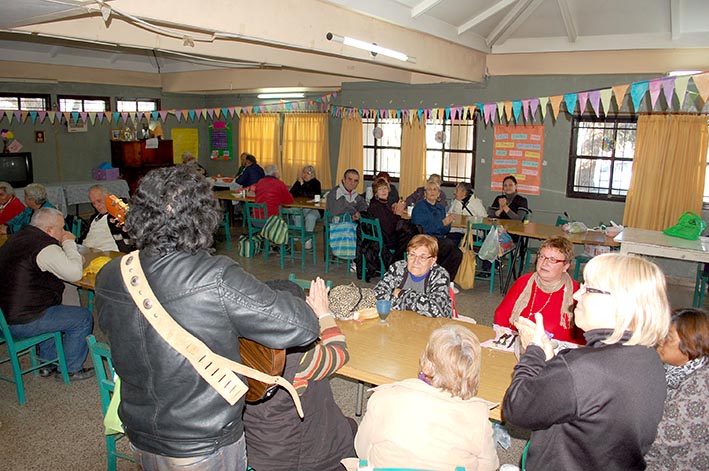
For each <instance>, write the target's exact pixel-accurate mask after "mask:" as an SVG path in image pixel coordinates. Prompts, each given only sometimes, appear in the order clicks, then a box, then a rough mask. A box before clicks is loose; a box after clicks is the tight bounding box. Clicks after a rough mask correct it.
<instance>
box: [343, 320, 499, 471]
mask: <svg viewBox="0 0 709 471" xmlns="http://www.w3.org/2000/svg"><path fill="white" fill-rule="evenodd" d="M480 352H481V351H480V341H479V340H478V338H477V337H476V336H475V334H474V333H472V332H471V331H470V330H468V329H466V328H465V327H463V326H460V325H446V326H444V327H441V328H439V329H437V330H435V331H434V332H433V333H432V334H431V337H430V338H429V340H428V344H427V345H426V347H425V348H424V350H423V352H422V354H421V359H420V361H419V367H420V373H419V377H418V378H411V379H406V380H404V381H399V382H397V383H392V384H385V385H382V386H379V387H377V388H375V389H374V394H372V397H371V398H370V399H369V401H368V402H367V413H366V414H365V416H364V418H363V419H362V423H361V424H360V426H359V429H358V431H357V436H356V437H355V449H356V451H357V456H358V457H359V458H361V459H366V460H367V461H368V463H369V465H370V466H372V467H375V468H400V467H406V468H421V469H441V470H442V469H453V468H455V467H456V466H463V467H465V469H474V470H477V471H493V470H495V469H497V467H498V464H499V462H498V458H497V453H496V452H495V441H494V439H493V432H492V425H491V424H490V421H489V420H488V416H489V406H490V404H489V403H488V402H486V401H485V400H483V399H480V398H478V397H476V394H477V392H478V382H479V380H480V358H481V357H480ZM348 464H349V463H348Z"/></svg>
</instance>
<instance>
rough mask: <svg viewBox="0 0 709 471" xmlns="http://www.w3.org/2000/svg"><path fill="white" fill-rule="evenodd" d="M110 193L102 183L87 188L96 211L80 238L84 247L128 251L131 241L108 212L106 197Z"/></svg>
mask: <svg viewBox="0 0 709 471" xmlns="http://www.w3.org/2000/svg"><path fill="white" fill-rule="evenodd" d="M109 195H110V193H109V192H108V190H107V189H106V187H104V186H103V185H94V186H92V187H91V188H89V201H91V204H92V205H93V207H94V209H95V210H96V213H94V215H93V216H91V220H90V221H89V230H88V232H87V233H86V234H84V235H83V236H82V238H81V240H80V242H81V244H82V245H83V246H84V247H88V248H90V249H96V250H106V251H113V252H130V251H131V250H132V248H133V242H132V241H131V240H130V238H129V237H128V234H127V233H126V232H125V231H124V230H123V225H122V224H119V223H118V221H116V220H115V219H114V218H112V217H111V216H110V215H109V214H108V209H107V208H106V198H107V197H108V196H109Z"/></svg>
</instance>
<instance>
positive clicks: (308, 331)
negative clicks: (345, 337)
mask: <svg viewBox="0 0 709 471" xmlns="http://www.w3.org/2000/svg"><path fill="white" fill-rule="evenodd" d="M140 260H141V264H142V266H143V270H144V272H145V274H146V277H147V278H148V282H149V283H150V285H151V287H152V289H153V291H154V292H155V295H156V296H157V298H158V299H159V300H160V302H161V303H162V305H163V307H164V308H165V310H167V312H168V313H170V315H171V316H172V318H173V319H175V320H176V321H177V322H178V323H179V324H180V325H181V326H182V327H184V328H186V329H187V330H188V331H190V333H192V334H193V335H195V336H196V337H197V338H199V339H200V340H202V341H203V342H204V343H205V344H207V346H209V348H210V349H211V350H212V351H213V352H215V353H217V354H219V355H222V356H224V357H226V358H229V359H231V360H234V361H237V362H239V361H240V356H239V344H238V338H239V337H246V338H249V339H252V340H255V341H257V342H260V343H262V344H263V345H266V346H268V347H271V348H288V347H296V346H302V345H307V344H309V343H310V342H312V341H313V340H315V339H316V338H317V337H318V335H319V332H320V329H319V325H318V320H317V317H316V316H315V314H314V313H313V312H312V310H311V309H310V307H309V306H308V305H307V304H306V303H305V301H303V300H300V299H297V298H295V297H294V296H292V295H291V294H289V293H285V292H276V291H272V290H271V289H269V288H268V287H267V286H266V285H264V284H263V283H261V282H260V281H258V280H257V279H256V278H254V277H253V276H251V275H250V274H248V273H246V272H245V271H244V270H242V269H241V267H240V266H239V265H238V264H237V263H236V262H235V261H233V260H232V259H230V258H228V257H224V256H211V255H209V254H207V253H206V252H199V253H197V254H196V255H190V254H187V253H182V252H171V253H168V254H167V255H166V256H164V257H154V256H148V255H146V254H145V253H142V252H141V255H140ZM96 309H97V312H98V319H99V324H100V326H101V329H102V330H104V331H105V332H106V333H107V334H108V337H109V340H110V344H111V354H112V357H113V366H114V367H115V369H116V372H117V373H118V375H119V376H120V377H121V405H120V408H119V416H120V418H121V420H122V421H123V424H124V426H125V428H126V432H127V435H128V437H129V439H130V441H131V443H133V444H134V445H135V446H136V447H138V448H140V449H141V450H145V451H148V452H151V453H157V454H161V455H166V456H171V457H178V458H179V457H190V456H201V455H207V454H210V453H213V452H214V451H216V450H217V449H218V448H220V447H223V446H226V445H230V444H232V443H234V442H235V441H236V440H238V439H239V438H241V436H242V434H243V424H242V421H241V414H242V409H243V406H244V399H243V398H242V399H241V400H240V401H239V402H238V403H237V404H235V405H234V406H233V407H232V406H230V405H229V404H228V403H227V402H226V401H225V400H224V399H223V398H222V397H221V396H220V395H219V394H218V393H217V392H216V391H215V390H214V389H212V388H211V387H210V386H209V385H208V384H207V382H206V381H204V379H202V377H201V376H199V374H198V373H197V372H196V371H195V370H194V368H193V367H192V365H191V364H190V363H189V361H188V360H187V359H186V358H185V357H183V356H182V355H180V354H179V353H177V352H176V351H175V350H173V349H172V348H171V347H170V346H169V345H168V344H167V343H166V342H165V341H164V340H163V339H162V337H160V335H159V334H158V333H157V332H156V331H155V330H154V329H153V327H152V326H151V325H150V324H149V323H148V322H147V321H146V320H145V318H144V317H143V315H142V314H141V313H140V311H139V310H138V308H137V307H136V306H135V305H134V303H133V300H132V298H131V297H130V294H128V291H127V290H126V288H125V286H124V284H123V281H122V278H121V274H120V266H119V260H118V259H116V260H113V261H112V262H110V263H109V264H108V265H106V266H105V267H104V268H103V269H102V270H101V271H100V273H99V275H98V276H97V279H96Z"/></svg>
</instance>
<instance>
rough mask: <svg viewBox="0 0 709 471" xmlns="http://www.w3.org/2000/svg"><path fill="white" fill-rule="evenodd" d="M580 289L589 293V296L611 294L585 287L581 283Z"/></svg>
mask: <svg viewBox="0 0 709 471" xmlns="http://www.w3.org/2000/svg"><path fill="white" fill-rule="evenodd" d="M581 289H582V290H584V292H586V293H591V294H607V295H611V294H613V293H611V292H610V291H603V290H602V289H598V288H591V287H590V286H586V284H585V283H581Z"/></svg>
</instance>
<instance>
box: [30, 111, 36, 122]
mask: <svg viewBox="0 0 709 471" xmlns="http://www.w3.org/2000/svg"><path fill="white" fill-rule="evenodd" d="M30 119H31V120H32V124H35V123H36V122H37V112H36V111H30Z"/></svg>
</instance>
